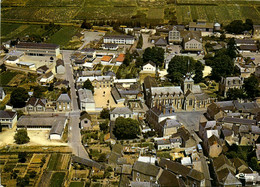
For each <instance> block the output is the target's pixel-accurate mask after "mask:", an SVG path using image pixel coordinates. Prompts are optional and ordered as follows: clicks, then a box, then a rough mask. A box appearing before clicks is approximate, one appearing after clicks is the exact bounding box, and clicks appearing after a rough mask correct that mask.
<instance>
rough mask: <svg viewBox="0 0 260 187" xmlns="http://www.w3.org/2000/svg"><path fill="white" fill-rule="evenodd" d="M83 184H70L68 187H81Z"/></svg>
mask: <svg viewBox="0 0 260 187" xmlns="http://www.w3.org/2000/svg"><path fill="white" fill-rule="evenodd" d="M83 186H84V182H71V183H70V187H83Z"/></svg>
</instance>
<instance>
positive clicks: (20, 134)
mask: <svg viewBox="0 0 260 187" xmlns="http://www.w3.org/2000/svg"><path fill="white" fill-rule="evenodd" d="M14 140H15V143H17V144H25V143H28V142H29V141H30V138H29V136H28V134H27V130H26V129H19V130H17V132H16V133H15V135H14Z"/></svg>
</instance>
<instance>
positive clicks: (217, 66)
mask: <svg viewBox="0 0 260 187" xmlns="http://www.w3.org/2000/svg"><path fill="white" fill-rule="evenodd" d="M210 66H211V67H212V72H211V77H212V79H214V80H216V81H220V79H221V77H227V76H231V75H232V73H233V70H234V62H233V60H232V59H231V58H230V57H229V56H228V55H227V51H226V49H223V50H219V51H218V52H217V53H216V55H215V57H214V58H213V59H212V60H211V62H210Z"/></svg>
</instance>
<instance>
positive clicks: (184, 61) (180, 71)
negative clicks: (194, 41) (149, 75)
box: [167, 56, 199, 84]
mask: <svg viewBox="0 0 260 187" xmlns="http://www.w3.org/2000/svg"><path fill="white" fill-rule="evenodd" d="M188 62H189V65H188ZM194 66H195V60H194V59H193V58H191V57H187V56H175V57H173V58H172V59H171V61H170V62H169V66H168V70H167V71H168V78H169V79H170V81H171V82H173V83H176V84H180V83H181V81H182V79H183V76H184V75H186V73H187V72H188V71H192V70H193V69H194ZM197 68H198V69H199V65H198V67H197ZM188 69H189V70H188Z"/></svg>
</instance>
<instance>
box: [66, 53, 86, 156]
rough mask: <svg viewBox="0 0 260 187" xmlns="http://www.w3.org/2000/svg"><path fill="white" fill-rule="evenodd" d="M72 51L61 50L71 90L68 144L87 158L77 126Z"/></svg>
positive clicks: (77, 153) (76, 152)
mask: <svg viewBox="0 0 260 187" xmlns="http://www.w3.org/2000/svg"><path fill="white" fill-rule="evenodd" d="M71 53H72V51H65V50H64V51H62V54H63V60H64V63H65V68H66V80H68V81H69V85H70V92H71V104H72V111H71V112H70V113H69V119H70V120H69V145H70V146H71V148H72V150H73V153H74V154H75V155H77V156H79V157H82V158H89V155H88V153H87V152H86V150H85V148H84V147H83V145H82V143H81V134H80V128H79V122H80V120H79V117H80V110H79V107H78V101H77V95H76V89H75V84H74V78H73V74H72V68H71V61H70V55H71Z"/></svg>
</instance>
